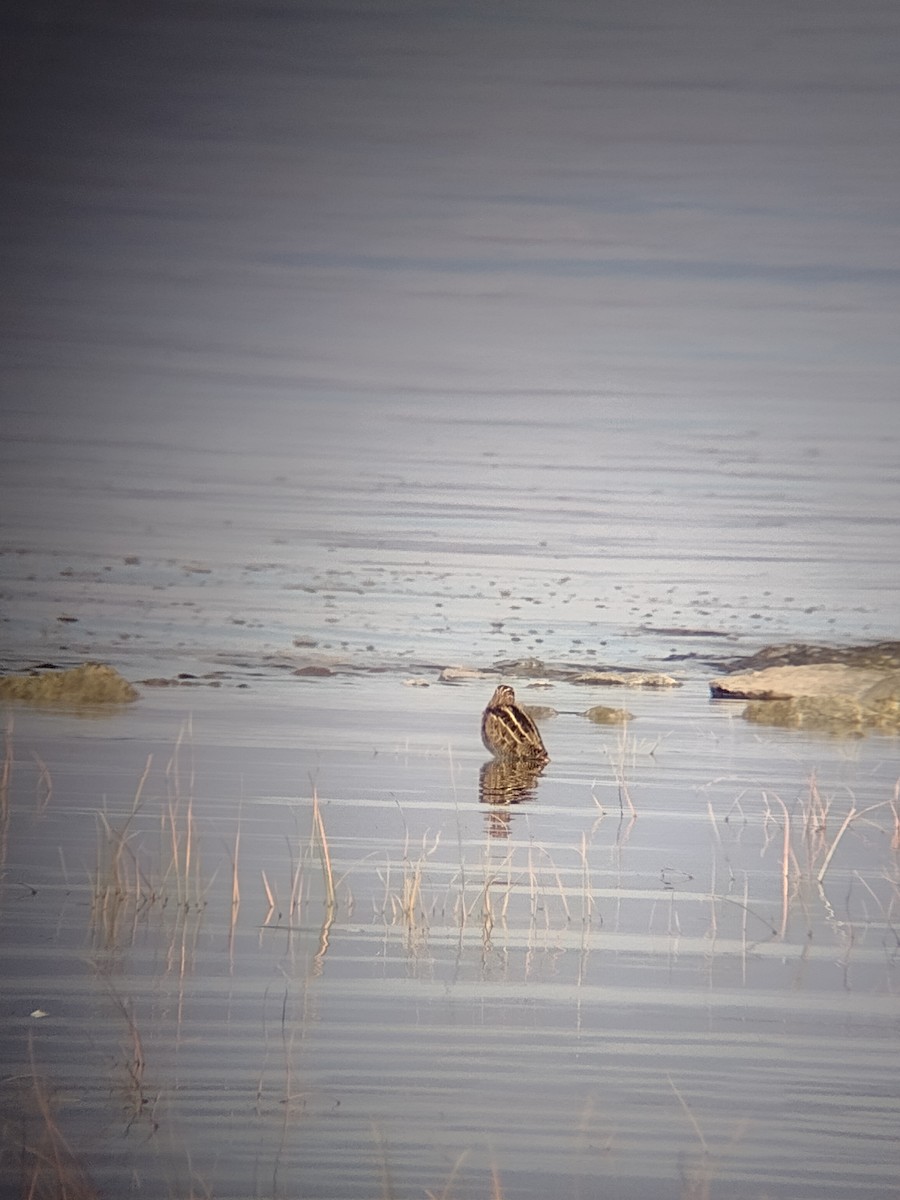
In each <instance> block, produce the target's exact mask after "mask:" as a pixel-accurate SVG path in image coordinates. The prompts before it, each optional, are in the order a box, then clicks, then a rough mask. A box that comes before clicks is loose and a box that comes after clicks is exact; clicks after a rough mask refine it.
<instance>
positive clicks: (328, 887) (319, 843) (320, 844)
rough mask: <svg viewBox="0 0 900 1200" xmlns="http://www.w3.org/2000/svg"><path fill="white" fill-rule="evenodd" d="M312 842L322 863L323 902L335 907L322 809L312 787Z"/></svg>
mask: <svg viewBox="0 0 900 1200" xmlns="http://www.w3.org/2000/svg"><path fill="white" fill-rule="evenodd" d="M313 844H314V845H315V848H316V851H317V853H318V855H319V859H320V860H321V863H322V877H323V879H324V881H325V904H326V906H327V907H328V908H334V907H335V903H336V900H335V891H334V871H333V870H332V867H331V852H330V851H329V849H328V838H327V837H326V834H325V822H324V821H323V820H322V810H321V808H320V807H319V796H318V793H317V792H316V789H315V788H313Z"/></svg>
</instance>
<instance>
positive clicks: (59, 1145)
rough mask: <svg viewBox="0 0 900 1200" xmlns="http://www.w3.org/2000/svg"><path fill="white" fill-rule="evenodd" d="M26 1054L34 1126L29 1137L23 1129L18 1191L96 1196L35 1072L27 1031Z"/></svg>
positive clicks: (34, 1195)
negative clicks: (34, 1119)
mask: <svg viewBox="0 0 900 1200" xmlns="http://www.w3.org/2000/svg"><path fill="white" fill-rule="evenodd" d="M28 1058H29V1062H30V1065H31V1090H30V1094H29V1101H30V1104H31V1106H33V1111H34V1116H35V1118H36V1121H37V1126H38V1128H37V1132H36V1136H34V1137H33V1138H31V1137H29V1136H28V1135H27V1133H25V1131H23V1136H22V1140H21V1147H20V1152H19V1153H20V1158H19V1162H20V1181H21V1187H20V1189H19V1194H20V1195H21V1196H23V1197H27V1198H28V1200H51V1198H52V1200H98V1198H99V1195H100V1193H99V1192H98V1191H97V1189H96V1188H95V1187H94V1185H93V1184H92V1183H91V1180H90V1176H89V1175H88V1172H87V1169H86V1168H85V1167H84V1165H83V1164H82V1162H81V1160H80V1159H79V1158H78V1156H77V1155H76V1154H75V1152H74V1151H73V1149H72V1147H71V1146H70V1145H69V1143H68V1142H67V1141H66V1139H65V1137H64V1136H63V1133H62V1130H61V1129H60V1128H59V1124H58V1123H57V1120H56V1117H55V1115H54V1112H53V1099H52V1096H51V1093H50V1090H49V1088H48V1087H47V1084H46V1083H45V1082H44V1080H43V1079H41V1078H40V1077H39V1075H38V1073H37V1068H36V1066H35V1061H34V1045H33V1042H32V1039H31V1035H30V1034H29V1037H28Z"/></svg>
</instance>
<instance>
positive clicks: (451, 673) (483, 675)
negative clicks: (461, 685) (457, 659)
mask: <svg viewBox="0 0 900 1200" xmlns="http://www.w3.org/2000/svg"><path fill="white" fill-rule="evenodd" d="M492 673H493V672H490V671H480V670H479V669H478V668H477V667H444V669H443V670H442V671H441V673H440V675H438V679H440V680H442V681H443V682H444V683H456V682H457V681H458V680H463V679H487V678H489V677H490V675H491V674H492Z"/></svg>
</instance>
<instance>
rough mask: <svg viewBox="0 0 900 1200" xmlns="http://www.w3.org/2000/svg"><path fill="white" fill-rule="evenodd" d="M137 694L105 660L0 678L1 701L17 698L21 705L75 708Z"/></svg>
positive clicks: (119, 700) (128, 699)
mask: <svg viewBox="0 0 900 1200" xmlns="http://www.w3.org/2000/svg"><path fill="white" fill-rule="evenodd" d="M139 694H140V693H139V692H138V690H137V688H135V687H133V686H132V685H131V684H130V683H129V682H128V680H127V679H124V678H123V677H122V676H121V675H120V674H119V672H118V671H117V670H116V669H115V668H114V667H110V666H107V665H106V664H105V663H84V665H83V666H80V667H72V668H70V669H69V670H67V671H35V672H33V673H30V674H27V675H7V676H6V677H5V678H4V679H0V700H18V701H20V702H21V703H23V704H61V705H66V706H72V707H76V708H78V707H81V706H84V707H93V706H95V705H112V704H130V703H131V702H132V701H134V700H137V698H138V695H139Z"/></svg>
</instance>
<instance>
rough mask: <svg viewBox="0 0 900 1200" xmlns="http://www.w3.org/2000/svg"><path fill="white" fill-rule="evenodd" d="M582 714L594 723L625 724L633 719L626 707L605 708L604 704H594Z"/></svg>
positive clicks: (632, 714)
mask: <svg viewBox="0 0 900 1200" xmlns="http://www.w3.org/2000/svg"><path fill="white" fill-rule="evenodd" d="M583 715H584V716H585V717H587V719H588V720H589V721H593V722H594V724H595V725H627V723H628V722H629V721H633V720H634V713H630V712H629V711H628V709H627V708H607V706H606V705H605V704H595V705H594V707H593V708H589V709H588V710H587V711H586V712H585V713H584V714H583Z"/></svg>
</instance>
